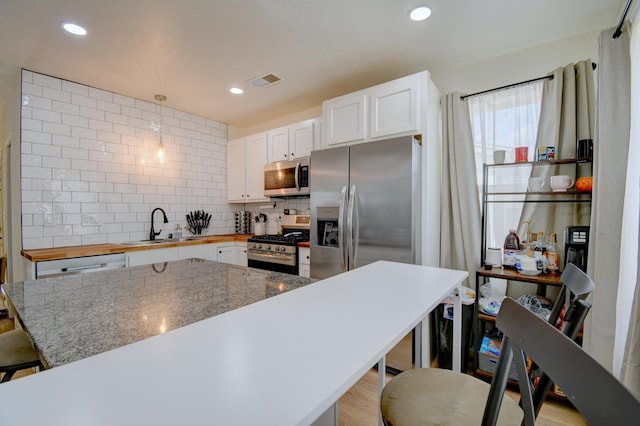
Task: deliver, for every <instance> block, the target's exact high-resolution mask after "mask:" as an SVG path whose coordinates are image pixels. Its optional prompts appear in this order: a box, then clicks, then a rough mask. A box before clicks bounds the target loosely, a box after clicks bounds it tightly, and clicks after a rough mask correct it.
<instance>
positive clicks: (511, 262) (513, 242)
mask: <svg viewBox="0 0 640 426" xmlns="http://www.w3.org/2000/svg"><path fill="white" fill-rule="evenodd" d="M518 254H520V238H519V237H518V234H516V231H515V229H510V230H509V235H507V238H505V239H504V256H503V259H502V262H503V265H504V266H505V267H511V268H515V267H516V260H517V259H516V256H517V255H518Z"/></svg>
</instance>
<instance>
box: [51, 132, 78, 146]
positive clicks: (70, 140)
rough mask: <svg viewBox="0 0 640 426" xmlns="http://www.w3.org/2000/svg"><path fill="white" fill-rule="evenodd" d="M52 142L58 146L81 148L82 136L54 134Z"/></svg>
mask: <svg viewBox="0 0 640 426" xmlns="http://www.w3.org/2000/svg"><path fill="white" fill-rule="evenodd" d="M52 143H53V145H57V146H65V147H69V148H79V147H80V138H77V137H72V136H63V135H52Z"/></svg>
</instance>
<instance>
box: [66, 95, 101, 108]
mask: <svg viewBox="0 0 640 426" xmlns="http://www.w3.org/2000/svg"><path fill="white" fill-rule="evenodd" d="M71 103H72V104H74V105H79V106H80V107H81V109H82V107H89V108H95V107H97V106H98V101H97V100H96V99H93V98H90V97H89V96H85V95H80V94H77V93H72V94H71Z"/></svg>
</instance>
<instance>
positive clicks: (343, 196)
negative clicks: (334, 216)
mask: <svg viewBox="0 0 640 426" xmlns="http://www.w3.org/2000/svg"><path fill="white" fill-rule="evenodd" d="M345 204H347V186H346V185H345V186H343V187H342V190H341V191H340V207H339V208H338V251H339V252H340V268H341V269H342V272H344V271H346V270H347V249H346V245H345V243H344V241H345V240H344V238H345V233H344V207H345Z"/></svg>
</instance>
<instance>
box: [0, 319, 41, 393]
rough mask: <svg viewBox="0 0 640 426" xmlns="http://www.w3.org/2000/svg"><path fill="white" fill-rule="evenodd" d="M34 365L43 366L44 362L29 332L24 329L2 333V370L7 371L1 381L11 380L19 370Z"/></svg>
mask: <svg viewBox="0 0 640 426" xmlns="http://www.w3.org/2000/svg"><path fill="white" fill-rule="evenodd" d="M33 367H42V363H41V362H40V358H39V357H38V353H37V352H36V350H35V348H34V346H33V343H32V341H31V337H30V336H29V334H28V333H27V332H26V331H24V330H11V331H6V332H4V333H0V372H2V373H5V374H4V377H3V378H2V380H0V383H4V382H8V381H9V380H11V378H12V377H13V375H14V374H15V373H16V372H17V371H19V370H24V369H26V368H33Z"/></svg>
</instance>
